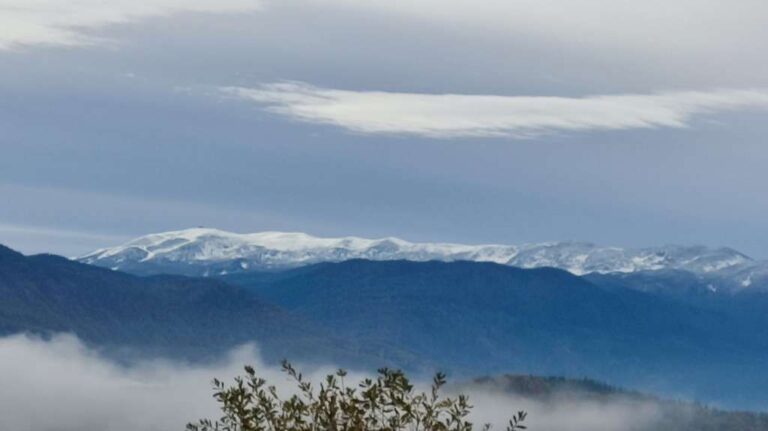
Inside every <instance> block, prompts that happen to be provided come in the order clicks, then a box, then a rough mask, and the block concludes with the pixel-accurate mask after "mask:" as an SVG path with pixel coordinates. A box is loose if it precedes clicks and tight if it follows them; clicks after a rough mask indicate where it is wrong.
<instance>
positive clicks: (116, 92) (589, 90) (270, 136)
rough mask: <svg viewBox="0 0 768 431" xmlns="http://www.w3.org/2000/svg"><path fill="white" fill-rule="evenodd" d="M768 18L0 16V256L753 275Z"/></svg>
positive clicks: (578, 12)
mask: <svg viewBox="0 0 768 431" xmlns="http://www.w3.org/2000/svg"><path fill="white" fill-rule="evenodd" d="M766 22H768V3H766V2H765V1H763V0H760V1H757V0H735V1H732V2H722V1H719V0H665V1H661V0H648V1H644V2H637V1H628V0H552V1H547V2H542V1H537V0H489V1H484V2H477V1H469V0H451V1H444V0H443V1H437V0H409V1H397V0H387V1H384V0H367V1H364V2H361V1H352V0H280V1H277V0H272V1H270V0H264V1H253V0H215V1H214V0H198V1H189V0H185V1H182V0H153V1H145V2H136V1H127V0H115V1H110V2H103V1H99V0H0V243H5V244H7V245H9V246H11V247H14V248H17V249H20V250H22V251H25V252H40V251H52V252H56V253H63V254H67V255H74V254H79V253H84V252H87V251H90V250H91V249H93V248H96V247H101V246H108V245H113V244H115V243H118V242H121V241H123V240H125V239H127V238H129V237H133V236H137V235H141V234H145V233H150V232H156V231H162V230H170V229H180V228H186V227H193V226H199V225H204V226H209V227H218V228H222V229H228V230H233V231H239V232H246V231H260V230H291V231H305V232H308V233H312V234H316V235H358V236H371V237H378V236H389V235H393V236H399V237H403V238H405V239H411V240H419V241H430V240H439V241H457V242H470V243H481V242H496V243H522V242H538V241H550V240H579V241H591V242H596V243H600V244H607V245H620V246H649V245H659V244H667V243H683V244H705V245H712V246H720V245H727V246H732V247H735V248H737V249H740V250H742V251H744V252H746V253H748V254H750V255H752V256H754V257H760V258H768V218H767V217H766V214H768V199H767V198H766V195H767V194H768V193H766V191H767V190H768V187H766V184H768V169H766V166H768V144H766V142H765V136H766V132H768V122H767V121H766V120H767V119H768V74H766V73H765V71H766V70H768V56H765V55H764V53H765V51H766V48H767V47H766V46H765V45H766V44H768V42H767V41H768V26H766V25H765V23H766Z"/></svg>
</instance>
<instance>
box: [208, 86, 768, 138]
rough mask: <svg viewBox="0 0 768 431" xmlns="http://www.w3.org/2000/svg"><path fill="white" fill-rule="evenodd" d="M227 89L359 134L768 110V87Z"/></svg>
mask: <svg viewBox="0 0 768 431" xmlns="http://www.w3.org/2000/svg"><path fill="white" fill-rule="evenodd" d="M222 90H223V91H224V92H225V93H227V94H230V95H235V96H237V97H240V98H243V99H247V100H251V101H254V102H258V103H260V104H264V105H266V106H267V109H269V110H270V111H272V112H276V113H279V114H281V115H284V116H287V117H290V118H293V119H295V120H299V121H304V122H310V123H318V124H330V125H335V126H339V127H342V128H345V129H348V130H351V131H355V132H360V133H370V134H375V133H386V134H408V135H418V136H425V137H432V138H453V137H494V136H513V137H521V136H530V135H535V134H540V133H548V132H555V131H579V130H620V129H638V128H662V127H676V128H680V127H686V126H687V125H688V124H689V122H690V121H691V119H692V118H693V117H694V116H696V115H701V114H708V113H716V112H722V111H732V110H740V109H755V108H768V91H763V90H716V91H709V92H704V91H687V92H666V93H655V94H619V95H602V96H589V97H581V98H571V97H536V96H493V95H462V94H418V93H389V92H381V91H348V90H336V89H327V88H320V87H315V86H312V85H308V84H305V83H300V82H283V83H273V84H265V85H262V86H260V87H257V88H241V87H226V88H223V89H222Z"/></svg>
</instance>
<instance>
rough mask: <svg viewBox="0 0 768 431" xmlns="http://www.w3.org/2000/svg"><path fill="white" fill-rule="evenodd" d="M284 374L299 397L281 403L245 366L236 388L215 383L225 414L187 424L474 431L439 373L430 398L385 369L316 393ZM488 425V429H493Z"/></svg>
mask: <svg viewBox="0 0 768 431" xmlns="http://www.w3.org/2000/svg"><path fill="white" fill-rule="evenodd" d="M283 371H285V372H286V373H287V374H288V375H289V376H290V377H292V378H293V380H294V381H295V382H296V384H297V386H298V393H297V394H296V395H293V396H291V397H290V398H287V399H282V398H280V396H279V395H278V393H277V390H276V388H275V387H274V386H268V385H267V382H266V381H265V380H264V379H262V378H259V377H257V376H256V371H255V370H254V369H253V368H252V367H248V366H247V367H245V376H241V377H237V378H235V382H234V384H233V385H231V386H227V385H225V384H224V383H223V382H221V381H220V380H218V379H216V380H214V382H213V384H214V391H215V393H214V398H215V399H216V400H217V401H218V402H219V404H220V406H221V409H222V411H223V413H224V415H223V416H222V417H221V418H220V419H219V420H217V421H212V420H210V419H203V420H201V421H199V422H198V423H196V424H189V425H187V430H188V431H326V430H328V431H472V430H473V425H472V423H471V422H469V421H468V415H469V413H470V411H471V409H472V406H471V405H470V404H469V398H468V397H467V396H465V395H458V396H457V397H456V398H449V397H441V396H440V394H439V392H440V389H441V388H442V387H443V385H445V383H446V380H445V376H444V375H443V374H440V373H438V374H437V375H436V376H435V378H434V380H433V382H432V386H431V390H430V392H429V393H424V392H421V393H417V392H415V391H414V388H413V385H411V383H410V381H409V380H408V378H407V377H406V375H405V374H404V373H403V372H402V371H398V370H390V369H386V368H384V369H381V370H379V372H378V376H377V377H376V378H375V379H364V380H363V381H362V382H360V383H359V384H358V385H357V386H355V387H348V386H346V384H345V382H344V377H345V376H346V375H347V373H346V372H345V371H343V370H339V371H338V372H336V373H335V374H331V375H328V376H327V377H326V378H325V380H324V382H322V383H321V384H320V385H319V389H317V390H316V389H315V388H314V387H313V385H312V383H311V382H308V381H306V380H305V379H304V377H303V376H302V374H301V373H299V372H297V371H296V370H295V369H294V368H293V366H291V364H289V363H287V362H283ZM525 416H526V414H525V412H518V413H517V414H516V415H515V416H514V417H513V418H512V419H511V420H510V421H509V425H508V426H507V431H519V430H524V429H525V426H524V425H523V424H522V422H523V420H524V419H525ZM489 428H490V426H489V425H485V426H484V427H483V429H484V430H488V429H489Z"/></svg>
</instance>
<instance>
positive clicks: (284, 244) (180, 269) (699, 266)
mask: <svg viewBox="0 0 768 431" xmlns="http://www.w3.org/2000/svg"><path fill="white" fill-rule="evenodd" d="M350 259H368V260H412V261H429V260H438V261H459V260H468V261H475V262H494V263H500V264H504V265H510V266H518V267H521V268H539V267H555V268H560V269H564V270H567V271H569V272H571V273H573V274H577V275H581V274H586V273H593V272H598V273H610V272H625V273H626V272H635V271H643V270H659V269H679V270H686V271H691V272H694V273H715V272H720V271H726V270H739V271H740V270H743V269H748V268H751V267H752V266H753V265H754V264H755V262H753V261H752V260H751V259H750V258H749V257H747V256H745V255H743V254H741V253H739V252H737V251H735V250H732V249H728V248H718V249H710V248H706V247H700V246H696V247H681V246H665V247H655V248H647V249H622V248H617V247H599V246H596V245H594V244H589V243H573V242H556V243H543V244H528V245H522V246H515V245H462V244H443V243H412V242H408V241H404V240H401V239H398V238H383V239H376V240H371V239H364V238H356V237H345V238H317V237H313V236H310V235H307V234H303V233H285V232H262V233H254V234H235V233H231V232H225V231H220V230H216V229H203V228H199V229H187V230H181V231H175V232H165V233H159V234H153V235H147V236H144V237H141V238H137V239H135V240H133V241H129V242H128V243H126V244H123V245H121V246H118V247H113V248H107V249H103V250H98V251H95V252H93V253H91V254H88V255H86V256H83V257H81V258H79V260H80V261H81V262H85V263H89V264H94V265H99V266H103V267H107V268H113V269H119V270H122V271H128V272H132V273H136V274H145V275H146V274H160V273H171V274H183V275H196V276H209V275H222V274H231V273H242V272H250V271H257V270H266V269H285V268H292V267H297V266H304V265H309V264H314V263H320V262H340V261H345V260H350ZM766 268H768V267H766ZM739 271H736V272H739ZM753 272H754V271H753ZM750 274H751V272H750ZM766 274H768V269H767V270H766ZM735 276H741V281H744V280H746V279H747V278H748V277H749V275H745V274H741V273H740V272H739V274H735V273H734V277H735Z"/></svg>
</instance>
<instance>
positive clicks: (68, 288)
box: [0, 246, 341, 359]
mask: <svg viewBox="0 0 768 431" xmlns="http://www.w3.org/2000/svg"><path fill="white" fill-rule="evenodd" d="M16 332H32V333H39V334H50V333H54V332H71V333H74V334H76V335H77V336H79V337H80V338H82V339H83V340H85V341H86V342H88V343H89V344H91V345H95V346H99V347H102V348H104V349H106V350H107V351H109V352H111V353H113V354H120V355H142V356H143V355H163V356H173V357H183V358H191V359H203V358H213V357H215V356H217V355H219V354H221V353H223V352H225V351H226V350H227V349H230V348H232V347H234V346H236V345H239V344H242V343H246V342H252V341H257V342H258V343H259V344H260V346H261V347H262V348H263V350H264V351H265V353H267V354H268V355H269V356H270V357H271V358H272V359H281V358H283V357H299V355H301V353H302V352H306V351H307V349H311V350H314V352H315V353H316V354H317V357H318V358H320V359H322V358H326V359H330V358H332V356H333V355H334V354H337V353H339V352H340V351H341V350H340V347H339V346H338V345H337V344H338V343H336V342H334V341H333V339H331V338H330V337H326V336H324V335H323V334H321V333H320V332H319V331H318V330H316V329H314V328H312V327H311V326H310V325H309V324H307V323H304V321H303V320H302V319H301V318H298V317H297V316H293V315H291V314H290V313H287V312H286V311H284V310H282V309H280V308H279V307H277V306H274V305H272V304H269V303H267V302H265V301H263V300H260V299H258V298H256V297H255V296H254V295H253V294H251V293H249V292H246V291H244V290H243V289H241V288H238V287H235V286H230V285H227V284H224V283H222V282H219V281H215V280H206V279H188V278H183V277H168V276H164V277H152V278H139V277H135V276H132V275H128V274H124V273H120V272H116V271H110V270H105V269H102V268H98V267H94V266H89V265H84V264H80V263H76V262H72V261H70V260H68V259H65V258H62V257H58V256H51V255H38V256H31V257H26V256H23V255H21V254H19V253H16V252H14V251H12V250H10V249H8V248H5V247H2V246H0V333H3V334H11V333H16ZM305 356H306V355H303V356H302V357H305Z"/></svg>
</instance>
